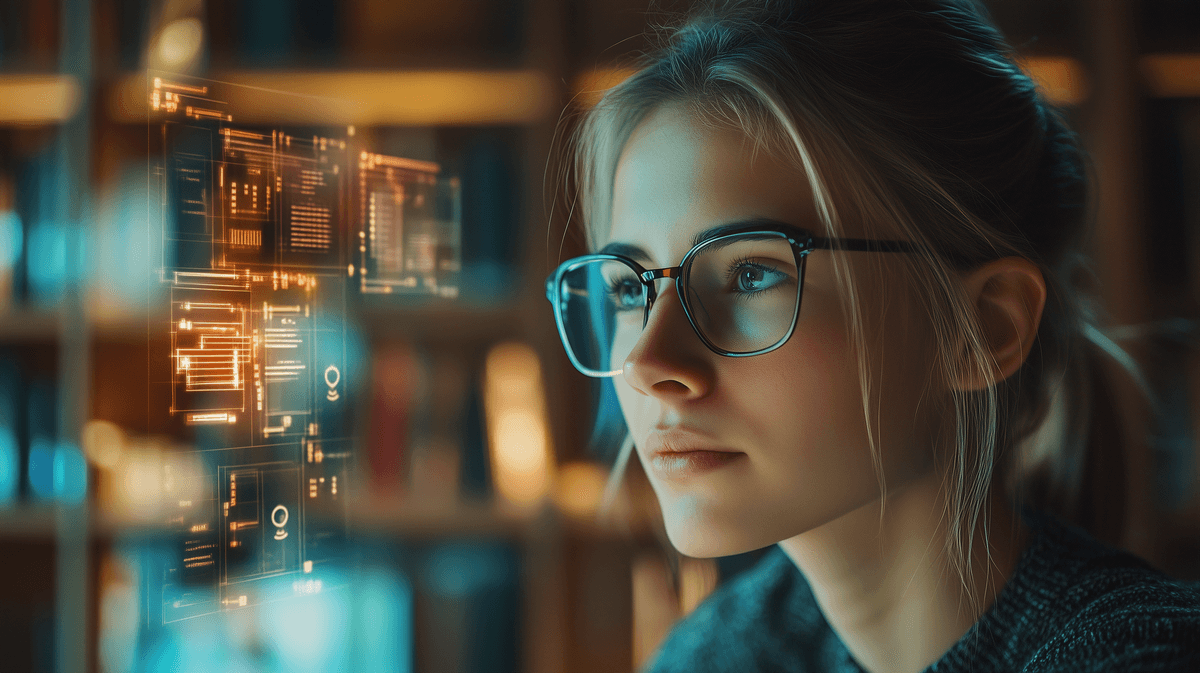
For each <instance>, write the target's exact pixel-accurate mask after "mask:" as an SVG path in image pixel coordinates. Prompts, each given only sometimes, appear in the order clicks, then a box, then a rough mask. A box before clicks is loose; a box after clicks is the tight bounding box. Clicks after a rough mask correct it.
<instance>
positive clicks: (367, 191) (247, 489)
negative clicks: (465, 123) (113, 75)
mask: <svg viewBox="0 0 1200 673" xmlns="http://www.w3.org/2000/svg"><path fill="white" fill-rule="evenodd" d="M233 86H235V85H231V84H226V83H221V82H212V81H205V80H196V79H191V78H182V77H178V76H168V75H151V77H150V93H149V100H148V103H149V131H150V132H149V137H150V139H151V148H150V156H149V163H150V176H151V180H152V181H153V182H154V183H155V184H153V185H152V187H153V188H152V189H151V190H150V192H151V193H152V194H155V195H158V196H156V197H155V201H154V202H152V203H151V204H150V206H151V211H152V213H153V214H155V215H156V217H154V218H152V221H153V222H155V223H156V225H157V228H158V229H159V230H160V231H161V264H160V265H159V281H160V282H162V283H163V284H165V285H166V288H167V296H168V297H169V305H168V306H162V307H157V308H152V310H151V325H152V326H153V327H152V328H153V329H155V330H160V331H159V332H158V335H159V336H160V337H162V339H161V342H162V343H163V344H164V346H163V347H162V349H161V351H155V350H154V349H152V355H151V357H152V359H154V358H155V357H159V358H161V360H162V361H163V364H164V367H163V368H162V371H169V379H170V381H169V389H170V396H169V399H163V400H161V406H160V409H161V412H162V413H163V414H164V415H166V416H168V417H169V418H172V419H176V420H177V422H178V425H179V427H182V428H187V429H188V430H187V432H189V433H191V434H192V435H193V438H194V442H195V445H196V447H197V451H196V453H197V455H198V456H199V459H198V460H197V461H194V464H195V465H196V467H195V468H194V470H192V472H191V473H188V474H178V475H175V477H174V478H176V479H178V480H179V481H181V482H183V481H186V482H188V483H187V484H186V489H183V490H179V489H182V488H183V485H182V484H176V485H174V487H175V488H176V490H178V492H186V493H188V494H189V495H188V496H187V497H181V498H180V499H179V501H178V504H177V505H176V504H175V503H174V502H170V503H169V504H168V510H169V511H168V512H167V514H168V521H169V523H170V525H171V526H172V527H173V528H174V529H177V531H178V544H177V545H176V546H175V551H174V552H173V554H172V555H171V558H170V559H168V560H167V561H166V562H165V563H164V564H163V567H162V568H161V573H159V574H158V575H157V576H156V577H154V578H147V580H148V581H149V583H150V588H149V590H150V591H151V593H152V595H153V596H154V600H153V601H151V602H152V603H154V604H157V605H161V617H162V622H163V623H167V622H173V621H178V620H182V619H188V618H192V617H197V616H201V615H205V614H211V613H214V612H218V611H221V610H229V609H238V608H241V607H245V606H249V605H255V604H259V603H262V602H265V601H271V600H277V599H280V598H282V597H286V596H291V595H304V594H311V593H314V592H320V591H322V590H324V589H325V588H329V587H332V586H333V585H334V584H335V583H336V581H337V580H336V577H337V575H336V574H334V575H326V574H325V573H324V572H323V569H324V568H326V567H333V566H334V565H336V563H337V562H339V561H340V558H339V554H342V553H344V549H345V544H343V542H344V540H345V530H344V522H345V516H346V512H345V502H346V498H347V495H348V493H347V490H348V489H350V488H352V487H351V484H350V482H349V478H350V474H351V468H352V466H353V460H352V458H353V456H352V451H351V442H350V440H349V437H348V434H349V433H348V430H347V427H348V419H349V413H350V404H351V401H350V399H349V396H350V392H349V390H348V387H347V385H348V383H349V382H348V381H347V377H348V376H349V375H350V372H349V370H350V369H351V365H350V364H348V357H347V349H348V348H349V346H348V338H347V325H346V316H347V311H348V307H349V306H352V305H353V304H354V302H355V301H360V300H359V299H356V296H362V295H402V296H403V295H408V296H427V297H437V298H453V297H456V296H457V294H458V278H459V269H460V242H461V208H460V205H459V203H460V190H459V183H458V181H457V179H454V178H447V177H445V176H444V175H442V171H441V167H440V166H439V165H438V164H436V163H432V162H428V161H418V160H414V159H408V158H404V157H394V156H387V155H383V154H379V153H376V152H374V151H373V150H372V148H369V147H365V146H362V145H361V144H360V143H359V142H357V141H356V139H355V137H354V134H353V129H345V130H344V131H342V132H339V133H330V132H328V131H327V130H325V131H317V132H313V130H312V129H306V130H304V131H303V132H302V131H300V130H296V129H281V128H269V127H263V126H261V125H248V124H239V123H238V112H237V110H234V109H229V107H230V106H229V105H227V104H226V103H224V102H222V101H223V100H224V99H225V97H224V96H223V93H224V92H228V91H229V90H230V87H233ZM255 95H256V96H259V95H261V96H287V95H288V94H285V93H277V92H255ZM314 104H319V102H317V103H314ZM151 336H152V341H153V340H154V339H153V337H154V335H153V334H152V335H151ZM164 489H165V490H166V491H167V492H174V491H171V489H170V488H166V487H164ZM330 564H332V565H330ZM155 601H157V602H155Z"/></svg>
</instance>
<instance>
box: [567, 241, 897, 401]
mask: <svg viewBox="0 0 1200 673" xmlns="http://www.w3.org/2000/svg"><path fill="white" fill-rule="evenodd" d="M915 249H916V248H915V246H914V245H913V244H911V243H909V242H907V241H879V240H868V239H861V238H823V237H818V236H813V235H812V233H811V232H808V231H805V230H802V229H797V228H794V227H790V226H786V225H754V226H750V227H749V228H746V229H738V230H735V231H731V232H726V233H723V234H722V235H719V236H715V237H712V238H708V239H706V240H704V241H702V242H700V243H699V244H697V245H696V246H695V247H693V248H692V249H691V250H689V251H688V253H687V254H686V255H684V256H683V260H682V261H681V262H680V263H679V266H672V267H666V268H662V269H647V268H645V267H643V266H641V265H640V264H638V263H637V262H635V261H633V260H632V259H630V258H628V257H625V256H623V255H617V254H608V253H598V254H593V255H584V256H582V257H576V258H574V259H569V260H567V261H565V262H563V263H562V264H560V265H559V266H558V268H557V269H555V271H554V273H552V274H550V277H549V278H547V279H546V298H547V299H549V300H550V303H551V305H552V306H553V308H554V320H555V322H556V323H557V325H558V334H559V336H560V337H561V338H562V342H563V347H564V348H566V351H567V356H568V357H570V358H571V363H572V364H574V365H575V368H576V369H578V370H579V371H580V372H582V373H583V374H586V375H587V376H594V377H608V376H616V375H617V374H619V373H620V372H621V369H622V367H623V366H624V362H625V359H626V358H627V357H628V356H629V354H630V352H632V351H633V347H634V346H635V345H636V344H637V341H638V338H639V337H640V336H641V334H642V330H643V329H645V327H646V323H647V322H648V321H649V319H650V309H651V308H652V307H653V306H654V300H655V299H656V298H657V296H658V294H657V290H656V289H655V281H657V280H659V279H662V278H673V279H674V280H675V291H676V293H678V295H679V300H680V303H681V304H682V306H683V312H684V314H685V315H687V318H688V322H690V323H691V325H692V329H693V330H695V332H696V336H698V337H700V341H702V342H703V343H704V345H705V346H707V347H708V348H709V350H711V351H712V352H714V353H716V354H718V355H724V356H727V357H749V356H751V355H761V354H763V353H768V352H770V351H773V350H775V349H776V348H779V347H780V346H782V345H783V344H784V343H786V342H787V340H788V338H790V337H791V336H792V332H794V331H795V329H796V319H797V317H798V316H799V315H800V297H801V294H802V292H801V291H802V289H803V287H804V267H805V260H806V259H807V258H808V255H809V253H811V252H812V251H813V250H849V251H864V252H913V251H914V250H915Z"/></svg>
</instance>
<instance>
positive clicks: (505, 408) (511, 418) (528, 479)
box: [484, 343, 553, 505]
mask: <svg viewBox="0 0 1200 673" xmlns="http://www.w3.org/2000/svg"><path fill="white" fill-rule="evenodd" d="M484 407H485V409H486V412H487V423H488V440H489V444H490V450H491V458H492V474H493V476H494V479H495V488H496V492H497V493H499V494H500V496H501V497H502V498H504V499H505V500H506V501H508V502H511V503H515V504H518V505H529V504H534V503H536V502H537V501H539V500H541V499H542V498H543V497H544V496H546V494H547V493H548V491H549V488H550V482H551V478H552V471H553V459H552V457H551V456H552V454H551V449H550V431H549V426H548V423H547V419H546V399H545V392H544V390H543V388H542V372H541V364H540V363H539V362H538V358H537V355H536V354H535V353H534V352H533V349H531V348H530V347H529V346H526V345H524V344H518V343H505V344H500V345H498V346H496V347H494V348H492V350H491V352H489V353H488V356H487V370H486V378H485V383H484Z"/></svg>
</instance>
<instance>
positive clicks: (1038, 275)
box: [954, 257, 1046, 390]
mask: <svg viewBox="0 0 1200 673" xmlns="http://www.w3.org/2000/svg"><path fill="white" fill-rule="evenodd" d="M963 286H964V287H965V289H966V291H967V298H968V300H969V301H970V302H971V304H972V305H973V306H974V307H975V311H976V313H977V315H978V316H979V325H980V330H981V333H982V336H983V339H984V346H985V347H986V348H987V350H988V353H989V355H990V356H991V360H992V372H991V374H992V376H993V378H994V380H995V381H996V382H1000V381H1003V380H1004V379H1007V378H1008V377H1010V376H1012V375H1013V374H1015V373H1016V371H1017V370H1018V369H1020V367H1021V365H1022V364H1023V363H1024V362H1025V358H1027V357H1029V349H1030V348H1032V347H1033V340H1034V338H1036V337H1037V331H1038V325H1039V324H1040V323H1041V320H1042V309H1043V308H1044V307H1045V306H1046V279H1045V278H1044V277H1043V276H1042V272H1041V269H1039V268H1038V266H1037V264H1034V263H1033V262H1031V261H1029V260H1027V259H1025V258H1023V257H1004V258H1002V259H997V260H995V261H992V262H988V263H987V264H984V265H983V266H980V267H978V268H976V269H974V270H972V271H969V272H967V273H966V274H965V275H964V276H963ZM965 355H966V353H964V356H965ZM973 369H974V368H972V367H964V368H962V370H961V371H962V372H963V373H962V374H961V376H960V378H959V380H956V381H954V384H955V386H956V387H958V388H960V389H962V390H982V389H983V388H985V387H986V386H987V383H988V382H987V381H985V380H982V377H980V376H979V375H978V374H977V373H976V372H975V371H973Z"/></svg>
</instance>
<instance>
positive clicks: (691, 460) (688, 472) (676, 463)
mask: <svg viewBox="0 0 1200 673" xmlns="http://www.w3.org/2000/svg"><path fill="white" fill-rule="evenodd" d="M745 457H746V454H744V453H738V452H736V451H660V452H658V453H654V454H651V455H650V468H651V469H652V470H653V471H654V474H656V475H658V476H659V477H661V478H662V479H683V478H686V477H694V476H696V475H700V474H704V473H705V472H711V471H712V470H716V469H719V468H722V467H725V466H726V465H729V464H730V463H732V462H734V461H736V460H739V459H741V458H745Z"/></svg>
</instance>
